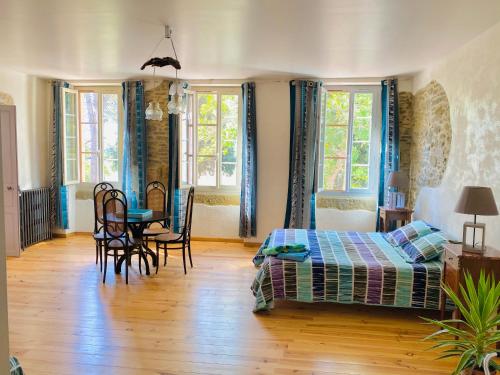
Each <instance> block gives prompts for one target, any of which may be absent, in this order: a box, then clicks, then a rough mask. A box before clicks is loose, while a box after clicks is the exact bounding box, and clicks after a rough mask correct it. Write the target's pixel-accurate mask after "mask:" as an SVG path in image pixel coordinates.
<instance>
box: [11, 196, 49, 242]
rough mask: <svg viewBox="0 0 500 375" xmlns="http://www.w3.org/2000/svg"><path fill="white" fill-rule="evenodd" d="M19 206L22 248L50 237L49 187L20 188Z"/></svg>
mask: <svg viewBox="0 0 500 375" xmlns="http://www.w3.org/2000/svg"><path fill="white" fill-rule="evenodd" d="M19 207H20V210H19V211H20V221H21V223H20V224H21V225H20V229H21V248H22V249H25V248H26V247H28V246H30V245H33V244H36V243H37V242H40V241H44V240H48V239H51V238H52V230H51V227H50V189H49V188H40V189H33V190H21V194H20V196H19Z"/></svg>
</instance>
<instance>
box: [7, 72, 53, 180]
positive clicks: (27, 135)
mask: <svg viewBox="0 0 500 375" xmlns="http://www.w3.org/2000/svg"><path fill="white" fill-rule="evenodd" d="M47 85H48V84H47V82H46V80H44V79H41V78H38V77H34V76H30V75H26V74H21V73H17V72H13V71H3V70H0V91H2V92H6V93H7V94H9V95H11V96H12V98H13V99H14V104H15V105H16V117H17V155H18V157H17V159H18V167H19V187H20V188H21V189H31V188H38V187H46V186H48V184H49V159H48V156H49V149H48V134H49V118H48V86H47Z"/></svg>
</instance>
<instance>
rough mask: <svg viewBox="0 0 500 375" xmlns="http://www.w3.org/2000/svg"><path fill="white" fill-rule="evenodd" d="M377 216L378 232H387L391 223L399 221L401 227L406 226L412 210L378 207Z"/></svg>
mask: <svg viewBox="0 0 500 375" xmlns="http://www.w3.org/2000/svg"><path fill="white" fill-rule="evenodd" d="M378 209H379V215H378V222H379V230H380V231H381V232H388V231H389V229H390V225H391V222H392V221H396V220H401V225H406V224H408V223H409V222H410V221H411V214H412V213H413V210H411V209H409V208H390V207H386V206H380V207H379V208H378Z"/></svg>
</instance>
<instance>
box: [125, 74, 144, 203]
mask: <svg viewBox="0 0 500 375" xmlns="http://www.w3.org/2000/svg"><path fill="white" fill-rule="evenodd" d="M122 88H123V106H124V111H123V113H124V126H123V163H122V190H123V191H124V192H125V194H126V196H127V201H128V202H129V205H130V207H132V208H136V207H137V206H139V207H144V204H145V199H146V195H145V194H146V185H147V180H146V168H147V165H146V164H147V134H146V121H145V118H144V116H145V114H144V110H145V109H144V84H143V82H142V81H126V82H123V83H122Z"/></svg>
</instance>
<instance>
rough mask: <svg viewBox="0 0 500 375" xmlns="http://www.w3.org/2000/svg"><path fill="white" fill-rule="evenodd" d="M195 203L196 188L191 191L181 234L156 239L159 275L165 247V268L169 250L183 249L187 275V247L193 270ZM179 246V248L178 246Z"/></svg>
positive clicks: (171, 234)
mask: <svg viewBox="0 0 500 375" xmlns="http://www.w3.org/2000/svg"><path fill="white" fill-rule="evenodd" d="M193 202H194V187H191V188H190V189H189V193H188V197H187V202H186V213H185V217H184V227H183V228H182V231H181V233H173V232H170V233H165V234H160V235H159V236H156V237H155V242H156V257H157V258H158V262H156V273H158V264H159V263H160V262H159V259H160V249H161V248H162V247H163V251H164V262H163V266H166V265H167V256H168V250H180V249H182V263H183V265H184V274H186V273H187V272H186V247H187V249H188V255H189V263H190V265H191V268H193V260H192V258H191V222H192V219H193ZM168 245H174V247H168ZM176 245H177V246H176Z"/></svg>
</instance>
